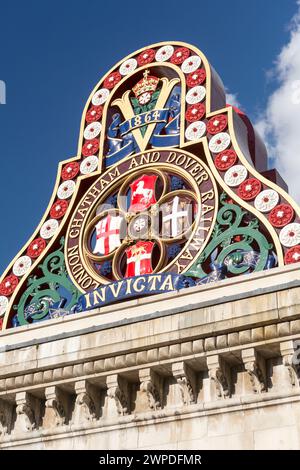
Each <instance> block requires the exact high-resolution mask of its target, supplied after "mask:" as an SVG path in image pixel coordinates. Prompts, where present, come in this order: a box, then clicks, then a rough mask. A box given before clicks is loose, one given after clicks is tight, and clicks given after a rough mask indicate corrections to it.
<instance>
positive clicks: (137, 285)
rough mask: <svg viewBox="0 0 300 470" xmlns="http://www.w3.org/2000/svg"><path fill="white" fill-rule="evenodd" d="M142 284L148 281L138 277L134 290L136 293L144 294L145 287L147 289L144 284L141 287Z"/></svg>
mask: <svg viewBox="0 0 300 470" xmlns="http://www.w3.org/2000/svg"><path fill="white" fill-rule="evenodd" d="M140 282H143V283H145V282H146V279H145V278H144V277H138V278H137V279H135V281H134V283H133V290H135V291H136V292H143V290H145V287H146V286H145V284H142V285H141V286H140V287H139V283H140Z"/></svg>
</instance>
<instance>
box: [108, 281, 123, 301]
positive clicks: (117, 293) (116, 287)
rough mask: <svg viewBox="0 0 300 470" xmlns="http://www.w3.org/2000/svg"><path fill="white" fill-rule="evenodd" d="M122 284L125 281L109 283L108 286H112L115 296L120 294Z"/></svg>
mask: <svg viewBox="0 0 300 470" xmlns="http://www.w3.org/2000/svg"><path fill="white" fill-rule="evenodd" d="M122 285H123V281H121V282H118V283H117V286H116V285H115V284H109V286H108V287H110V290H111V292H112V295H113V296H114V298H116V297H118V296H119V293H120V289H121V287H122Z"/></svg>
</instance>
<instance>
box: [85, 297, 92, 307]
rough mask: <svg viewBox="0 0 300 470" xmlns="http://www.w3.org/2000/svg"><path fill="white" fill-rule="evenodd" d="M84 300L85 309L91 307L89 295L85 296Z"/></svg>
mask: <svg viewBox="0 0 300 470" xmlns="http://www.w3.org/2000/svg"><path fill="white" fill-rule="evenodd" d="M84 298H85V305H86V308H90V307H91V306H92V305H91V300H90V294H85V296H84Z"/></svg>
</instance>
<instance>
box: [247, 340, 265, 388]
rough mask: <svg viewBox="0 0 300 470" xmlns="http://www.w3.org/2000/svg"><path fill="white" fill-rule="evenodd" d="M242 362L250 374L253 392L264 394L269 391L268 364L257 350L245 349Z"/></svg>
mask: <svg viewBox="0 0 300 470" xmlns="http://www.w3.org/2000/svg"><path fill="white" fill-rule="evenodd" d="M242 360H243V363H244V366H245V370H246V372H247V373H248V376H249V379H250V383H251V388H252V392H254V393H263V392H266V390H267V378H266V364H265V360H264V358H263V357H262V356H261V355H260V354H259V353H258V352H257V351H256V350H255V348H249V349H243V350H242Z"/></svg>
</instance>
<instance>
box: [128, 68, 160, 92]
mask: <svg viewBox="0 0 300 470" xmlns="http://www.w3.org/2000/svg"><path fill="white" fill-rule="evenodd" d="M149 73H150V72H149V70H145V72H144V74H143V78H142V80H140V81H139V82H138V83H137V84H136V85H134V87H133V88H132V91H133V93H134V94H135V96H136V97H138V96H140V95H142V94H143V93H145V92H146V91H150V92H154V91H155V90H156V88H157V85H158V82H159V78H157V77H154V76H153V75H150V76H148V75H149Z"/></svg>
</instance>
